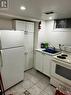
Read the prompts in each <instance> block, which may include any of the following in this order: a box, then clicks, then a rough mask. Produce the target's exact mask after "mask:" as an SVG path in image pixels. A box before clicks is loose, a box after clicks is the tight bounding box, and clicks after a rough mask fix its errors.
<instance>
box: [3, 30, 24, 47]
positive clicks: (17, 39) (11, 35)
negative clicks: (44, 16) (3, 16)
mask: <svg viewBox="0 0 71 95" xmlns="http://www.w3.org/2000/svg"><path fill="white" fill-rule="evenodd" d="M1 44H2V48H11V47H16V46H23V45H24V31H12V30H5V31H4V30H3V31H1Z"/></svg>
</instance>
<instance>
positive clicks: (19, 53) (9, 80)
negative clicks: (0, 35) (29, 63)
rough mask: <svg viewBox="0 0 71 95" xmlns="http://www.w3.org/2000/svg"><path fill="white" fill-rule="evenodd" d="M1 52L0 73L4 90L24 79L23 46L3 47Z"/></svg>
mask: <svg viewBox="0 0 71 95" xmlns="http://www.w3.org/2000/svg"><path fill="white" fill-rule="evenodd" d="M1 54H2V61H3V62H2V64H3V67H2V69H1V75H2V80H3V85H4V89H5V90H6V89H8V88H10V87H11V86H13V85H15V84H17V83H18V82H20V81H22V80H23V79H24V48H23V47H19V48H13V49H5V50H2V52H1Z"/></svg>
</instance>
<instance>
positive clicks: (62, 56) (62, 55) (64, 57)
mask: <svg viewBox="0 0 71 95" xmlns="http://www.w3.org/2000/svg"><path fill="white" fill-rule="evenodd" d="M67 56H68V55H66V54H61V55H58V56H57V57H58V58H61V59H66V57H67Z"/></svg>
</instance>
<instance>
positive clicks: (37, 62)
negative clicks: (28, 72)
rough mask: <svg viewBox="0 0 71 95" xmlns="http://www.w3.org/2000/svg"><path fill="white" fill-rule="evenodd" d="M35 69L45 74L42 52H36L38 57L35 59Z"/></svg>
mask: <svg viewBox="0 0 71 95" xmlns="http://www.w3.org/2000/svg"><path fill="white" fill-rule="evenodd" d="M35 58H36V59H35V69H37V70H38V71H40V72H43V64H44V60H43V54H42V53H41V52H38V51H36V57H35Z"/></svg>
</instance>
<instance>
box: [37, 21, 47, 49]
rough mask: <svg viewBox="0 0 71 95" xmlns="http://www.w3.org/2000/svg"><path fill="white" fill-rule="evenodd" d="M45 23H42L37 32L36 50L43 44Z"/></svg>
mask: <svg viewBox="0 0 71 95" xmlns="http://www.w3.org/2000/svg"><path fill="white" fill-rule="evenodd" d="M45 32H46V28H45V21H42V23H41V29H40V30H39V31H38V43H37V48H39V47H40V43H41V42H45Z"/></svg>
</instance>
